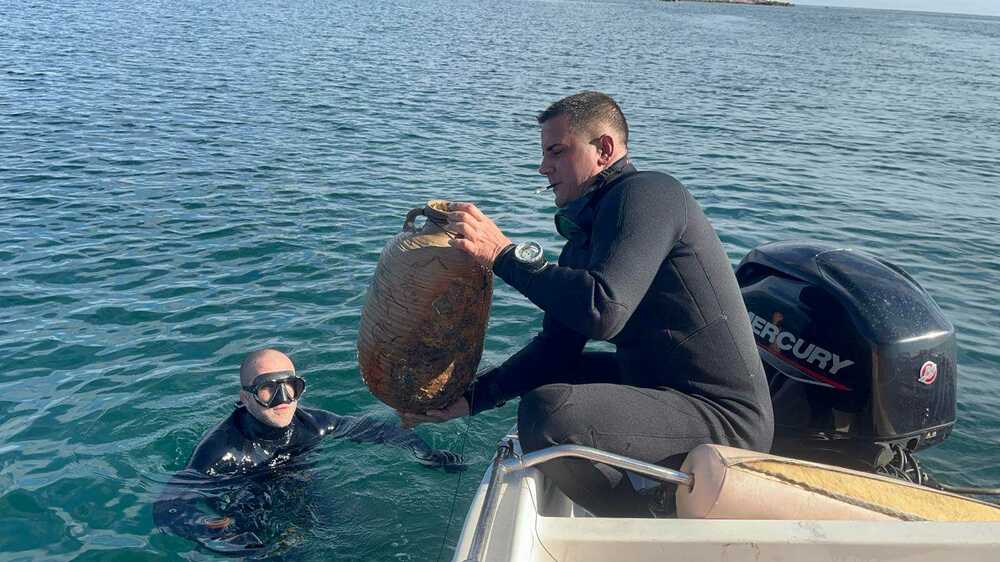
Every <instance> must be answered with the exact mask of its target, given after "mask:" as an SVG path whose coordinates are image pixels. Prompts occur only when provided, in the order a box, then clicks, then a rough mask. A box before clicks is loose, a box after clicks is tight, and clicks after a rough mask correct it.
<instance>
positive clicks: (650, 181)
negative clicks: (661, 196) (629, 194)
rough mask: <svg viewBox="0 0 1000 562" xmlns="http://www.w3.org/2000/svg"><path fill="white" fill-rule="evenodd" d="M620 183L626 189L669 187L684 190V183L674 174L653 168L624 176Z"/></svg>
mask: <svg viewBox="0 0 1000 562" xmlns="http://www.w3.org/2000/svg"><path fill="white" fill-rule="evenodd" d="M621 185H622V186H623V187H625V188H627V189H642V188H658V189H662V188H670V189H680V190H685V191H686V189H685V187H684V184H682V183H681V182H680V180H678V179H677V178H675V177H674V176H672V175H670V174H667V173H665V172H658V171H655V170H641V171H638V172H634V173H632V174H629V175H627V176H625V177H624V178H623V179H622V182H621Z"/></svg>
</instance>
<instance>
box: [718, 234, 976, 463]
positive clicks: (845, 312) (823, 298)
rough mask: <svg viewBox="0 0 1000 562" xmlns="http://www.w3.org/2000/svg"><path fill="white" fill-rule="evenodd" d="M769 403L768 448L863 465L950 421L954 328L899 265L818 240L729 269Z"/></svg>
mask: <svg viewBox="0 0 1000 562" xmlns="http://www.w3.org/2000/svg"><path fill="white" fill-rule="evenodd" d="M736 278H737V280H738V281H739V284H740V287H741V288H742V292H743V299H744V301H745V302H746V305H747V309H748V311H749V313H750V323H751V326H752V327H753V332H754V336H755V338H756V342H757V347H758V350H759V351H760V354H761V358H762V359H763V362H764V366H765V370H766V371H767V373H768V382H769V384H770V387H771V398H772V402H773V404H774V411H775V440H774V447H773V449H772V452H774V453H775V454H779V455H784V456H790V457H797V458H805V459H812V460H816V461H819V462H826V463H831V464H838V465H842V466H850V467H853V468H860V469H867V470H873V469H878V468H879V466H880V465H882V464H885V463H888V462H890V461H891V459H892V456H893V454H894V453H893V451H894V450H897V449H902V450H904V451H905V452H906V453H907V454H908V453H911V452H913V451H917V450H920V449H923V448H925V447H928V446H931V445H934V444H937V443H940V442H941V441H943V440H944V439H945V438H946V437H947V435H948V434H949V433H950V432H951V429H952V426H953V425H954V423H955V389H956V384H957V377H958V371H957V366H956V357H955V354H956V347H955V330H954V328H953V327H952V325H951V323H950V322H948V320H947V319H946V318H945V317H944V314H943V313H942V312H941V310H940V308H938V306H937V304H936V303H935V302H934V301H933V299H931V297H930V295H928V294H927V292H926V291H924V290H923V288H921V287H920V285H919V284H918V283H917V282H916V281H915V280H914V279H913V278H912V277H910V276H909V275H908V274H907V273H906V272H904V271H903V270H902V269H900V268H899V267H897V266H895V265H893V264H891V263H889V262H887V261H885V260H882V259H879V258H876V257H873V256H870V255H868V254H866V253H863V252H860V251H855V250H849V249H839V248H837V247H834V246H829V245H825V244H821V243H816V242H779V243H774V244H766V245H763V246H760V247H758V248H756V249H754V250H752V251H751V252H750V253H749V254H747V256H746V257H745V258H743V261H742V262H741V263H740V265H739V267H738V268H737V270H736Z"/></svg>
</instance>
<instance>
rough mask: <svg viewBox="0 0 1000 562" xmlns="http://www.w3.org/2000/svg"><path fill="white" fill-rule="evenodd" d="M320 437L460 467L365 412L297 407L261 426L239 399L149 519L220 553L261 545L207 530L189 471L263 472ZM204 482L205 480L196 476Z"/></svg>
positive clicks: (240, 532) (242, 533)
mask: <svg viewBox="0 0 1000 562" xmlns="http://www.w3.org/2000/svg"><path fill="white" fill-rule="evenodd" d="M324 437H332V438H334V439H339V438H344V437H346V438H348V439H350V440H351V441H354V442H369V443H389V444H392V445H396V446H399V447H404V448H407V449H410V451H411V452H412V454H413V456H414V457H415V458H416V459H417V460H418V461H419V462H420V463H422V464H425V465H428V466H442V467H444V468H445V469H446V470H461V469H463V468H464V466H463V465H462V464H461V462H462V459H461V457H459V456H458V455H455V454H454V453H451V452H449V451H443V450H436V449H432V448H431V447H430V446H428V445H427V443H425V442H424V440H423V439H421V438H420V436H419V435H417V434H416V433H414V432H413V431H412V430H408V429H403V428H401V427H399V426H398V425H395V424H393V423H389V422H385V421H381V420H377V419H374V418H370V417H354V416H341V415H337V414H334V413H333V412H328V411H326V410H320V409H316V408H303V407H301V406H299V407H298V408H297V409H296V411H295V416H294V417H293V418H292V422H291V423H290V424H289V425H288V426H287V427H284V428H277V427H272V426H269V425H266V424H264V423H262V422H260V421H258V420H257V419H256V418H254V417H253V415H251V414H250V412H249V411H247V409H246V408H245V407H244V406H242V405H241V404H239V403H238V404H237V408H236V410H234V411H233V413H232V414H231V415H230V416H229V417H228V418H226V419H225V420H224V421H222V422H221V423H220V424H219V425H217V426H215V428H213V429H212V430H211V431H209V432H208V433H206V434H205V436H204V437H203V438H202V440H201V442H200V443H199V444H198V446H197V447H196V448H195V450H194V453H192V455H191V458H190V460H189V461H188V463H187V466H186V468H185V471H182V472H181V473H179V474H178V476H177V477H175V478H174V480H173V481H172V482H171V483H170V484H168V486H167V488H166V489H165V490H164V492H163V494H162V496H161V498H160V499H159V500H158V501H157V502H156V504H155V505H154V506H153V519H154V521H155V523H156V525H157V526H158V527H160V528H161V529H164V530H169V531H171V532H173V533H175V534H177V535H180V536H183V537H186V538H189V539H191V540H195V541H197V542H200V543H201V544H203V545H204V546H206V547H208V548H210V549H212V550H217V551H223V552H231V553H232V552H240V551H241V550H244V549H253V548H258V547H260V546H263V545H261V544H260V539H258V538H257V537H256V535H254V534H253V533H252V532H248V531H246V530H245V529H242V528H240V525H238V524H236V525H229V526H227V527H226V528H225V529H212V528H211V527H210V526H209V525H207V524H206V523H207V522H208V521H210V520H213V519H217V518H219V517H220V516H219V515H215V514H210V513H209V512H206V511H204V510H203V509H202V506H201V504H202V503H203V501H202V500H203V499H204V497H205V496H206V495H209V496H210V494H205V493H203V491H200V490H199V489H197V487H196V486H193V485H192V481H193V482H194V483H198V479H192V478H190V475H191V474H193V473H194V472H195V471H196V472H197V473H199V474H201V475H205V476H210V477H220V476H235V475H245V474H251V473H261V472H266V470H262V469H272V468H276V467H278V466H280V465H282V464H284V463H286V462H288V461H290V460H291V459H293V458H294V457H295V456H297V455H300V454H302V453H304V452H306V451H309V450H310V449H312V448H314V447H315V446H316V445H318V444H319V443H320V442H321V441H322V440H323V438H324ZM200 480H201V483H202V484H204V483H205V480H204V479H203V478H202V479H200Z"/></svg>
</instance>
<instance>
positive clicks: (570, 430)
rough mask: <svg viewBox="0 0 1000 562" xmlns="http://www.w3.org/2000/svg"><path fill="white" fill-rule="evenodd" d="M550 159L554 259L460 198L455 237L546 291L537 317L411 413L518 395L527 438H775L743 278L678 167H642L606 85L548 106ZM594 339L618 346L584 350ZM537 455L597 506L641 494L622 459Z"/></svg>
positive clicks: (643, 449)
mask: <svg viewBox="0 0 1000 562" xmlns="http://www.w3.org/2000/svg"><path fill="white" fill-rule="evenodd" d="M538 122H539V124H540V125H541V140H542V147H541V148H542V161H541V165H540V166H539V170H538V171H539V173H541V174H542V175H544V176H546V177H547V178H548V180H549V182H550V184H551V185H550V187H551V188H552V190H553V192H554V194H555V205H556V207H558V209H559V210H558V212H557V213H556V215H555V223H556V229H557V230H558V232H559V234H561V235H562V236H563V237H564V238H566V239H567V241H566V244H565V246H564V247H563V249H562V253H561V255H560V257H559V261H558V263H557V264H553V263H549V262H547V261H545V258H544V254H543V252H542V251H541V248H540V247H539V245H538V244H536V243H534V242H522V243H520V244H514V243H513V242H512V241H511V240H510V239H508V238H507V237H506V236H505V235H504V234H503V233H502V232H501V231H500V229H499V228H498V227H497V226H496V225H495V224H494V222H493V221H492V220H491V219H490V218H489V217H487V216H486V215H484V214H483V212H482V211H480V210H479V209H478V208H477V207H476V206H475V205H472V204H469V203H455V204H452V205H451V207H450V213H449V216H448V220H449V223H448V228H449V229H450V230H451V231H452V232H454V233H455V234H456V235H457V236H456V237H455V239H454V240H452V241H451V244H452V246H454V247H456V248H459V249H461V250H463V251H466V252H468V253H469V254H471V255H472V256H474V257H475V258H476V259H477V260H478V261H479V262H480V263H482V264H483V265H484V266H486V267H490V268H492V270H493V272H494V273H496V275H498V276H500V278H502V279H503V280H504V281H506V282H507V283H508V284H509V285H510V286H512V287H514V288H515V289H517V290H518V291H520V292H521V293H522V294H523V295H525V296H526V297H528V299H530V300H531V302H533V303H535V304H536V305H537V306H539V307H540V308H541V309H542V310H543V311H544V312H545V316H544V319H543V321H542V330H541V332H540V333H539V334H538V335H537V336H536V337H535V338H534V339H533V340H531V342H529V343H528V345H527V346H526V347H524V348H523V349H521V350H520V351H519V352H517V353H516V354H514V355H513V356H512V357H511V358H510V359H508V360H507V361H506V362H504V363H503V364H502V365H500V366H499V367H497V368H495V369H492V370H490V371H488V372H486V373H484V374H483V375H482V376H480V377H479V378H478V379H477V380H476V382H475V383H474V384H473V385H472V386H471V387H470V389H469V390H468V392H466V394H465V396H464V397H462V398H460V399H459V400H457V401H456V402H454V403H453V404H451V405H450V406H448V407H447V408H445V409H443V410H436V411H430V412H426V414H425V415H406V416H404V417H403V421H404V424H408V425H413V424H416V423H421V422H440V421H445V420H448V419H452V418H455V417H459V416H464V415H470V414H476V413H479V412H482V411H484V410H486V409H489V408H495V407H498V406H500V405H502V404H503V403H504V402H505V401H506V400H510V399H512V398H514V397H521V401H520V404H519V407H518V416H517V421H518V432H519V435H520V441H521V445H522V447H523V448H524V449H525V451H526V452H530V451H534V450H538V449H542V448H545V447H549V446H553V445H559V444H577V445H585V446H588V447H595V448H598V449H603V450H605V451H609V452H612V453H618V454H622V455H626V456H629V457H632V458H636V459H639V460H643V461H647V462H652V463H656V464H660V465H664V466H670V467H678V466H679V465H680V463H681V462H682V460H683V458H684V456H685V455H686V454H687V453H688V452H689V451H690V450H691V449H693V448H694V447H696V446H698V445H700V444H703V443H717V444H723V445H730V446H734V447H740V448H744V449H753V450H758V451H765V452H766V451H768V449H769V448H770V446H771V440H772V437H773V431H774V422H773V412H772V410H771V400H770V396H769V394H768V389H767V382H766V379H765V376H764V371H763V367H762V365H761V362H760V358H759V356H758V353H757V350H756V347H755V344H754V338H753V334H752V332H751V329H750V324H749V321H748V316H747V310H746V307H745V305H744V304H743V299H742V297H741V295H740V291H739V287H738V285H737V282H736V278H735V276H734V274H733V270H732V267H731V265H730V263H729V259H728V257H727V256H726V252H725V251H724V250H723V248H722V244H721V242H720V241H719V238H718V235H717V234H716V233H715V230H714V229H713V228H712V226H711V224H709V222H708V219H707V218H706V217H705V215H704V214H703V212H702V210H701V208H700V207H699V205H698V203H697V202H696V201H695V199H694V198H693V197H692V196H691V194H690V193H689V192H688V191H687V189H685V188H684V186H683V185H681V183H680V182H678V181H677V180H676V179H674V178H673V177H671V176H669V175H666V174H662V173H658V172H641V171H638V170H637V169H636V167H635V166H634V165H633V164H632V163H631V161H630V160H629V156H628V148H627V146H628V125H627V123H626V121H625V116H624V115H623V114H622V112H621V109H620V108H619V106H618V104H617V103H615V102H614V100H612V99H611V98H610V97H608V96H607V95H604V94H601V93H598V92H582V93H579V94H576V95H573V96H569V97H567V98H564V99H562V100H560V101H558V102H556V103H554V104H552V105H551V106H550V107H549V108H548V109H546V110H545V111H544V112H542V113H541V114H540V115H539V116H538ZM588 340H604V341H609V342H611V343H613V344H614V345H615V347H616V351H615V352H614V353H597V352H585V351H584V346H585V345H586V343H587V341H588ZM541 469H542V471H543V472H544V473H545V474H546V475H547V476H548V477H549V478H551V479H552V480H554V481H555V482H556V483H557V485H558V486H559V487H560V488H561V489H562V490H563V491H564V492H565V493H566V494H567V495H568V496H569V497H570V498H571V499H573V500H574V501H575V502H577V503H578V504H580V505H583V506H584V507H586V508H587V509H589V510H590V511H591V512H593V513H594V514H596V515H604V516H610V515H635V514H636V512H635V510H636V506H638V505H642V504H643V503H644V502H643V501H642V500H641V498H639V497H637V495H636V492H635V491H634V490H633V489H632V486H631V485H630V484H629V481H628V479H627V478H626V477H625V476H624V474H623V473H622V472H620V471H619V470H617V469H613V468H610V467H608V466H604V465H599V464H593V463H590V462H588V461H583V460H579V459H562V460H556V461H551V462H548V463H546V464H544V465H542V466H541Z"/></svg>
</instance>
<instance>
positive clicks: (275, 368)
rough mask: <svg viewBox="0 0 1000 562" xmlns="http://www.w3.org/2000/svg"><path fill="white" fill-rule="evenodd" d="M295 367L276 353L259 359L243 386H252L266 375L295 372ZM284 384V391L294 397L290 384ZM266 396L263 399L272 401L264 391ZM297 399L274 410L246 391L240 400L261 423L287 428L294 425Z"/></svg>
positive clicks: (277, 406)
mask: <svg viewBox="0 0 1000 562" xmlns="http://www.w3.org/2000/svg"><path fill="white" fill-rule="evenodd" d="M294 370H295V365H293V364H292V361H291V359H289V358H288V357H287V356H285V355H284V354H282V353H278V352H274V353H270V354H267V355H266V356H264V357H261V358H259V359H258V360H257V361H255V362H254V363H253V364H252V365H251V366H250V370H249V371H248V372H247V373H246V376H245V377H243V381H242V384H246V385H250V384H253V381H254V380H255V379H256V377H257V376H259V375H261V374H264V373H277V372H280V371H294ZM283 384H284V390H285V392H286V395H287V396H294V392H293V389H292V388H291V386H290V385H289V384H288V383H283ZM264 393H265V394H266V395H265V396H261V398H262V399H263V400H264V401H265V402H267V400H268V399H270V395H267V394H268V393H267V391H264ZM295 398H296V399H295V400H294V401H292V402H290V403H288V404H275V405H274V407H272V408H267V407H265V406H263V405H261V404H260V403H259V402H258V401H257V400H256V399H255V398H254V397H253V395H252V394H250V393H249V392H247V391H245V390H241V391H240V400H242V401H243V404H245V405H246V408H247V411H249V412H250V414H251V415H253V417H255V418H257V420H258V421H260V422H261V423H265V424H267V425H270V426H272V427H286V426H288V424H290V423H292V418H293V417H294V416H295V409H296V408H297V407H298V405H299V401H298V396H296V397H295Z"/></svg>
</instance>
